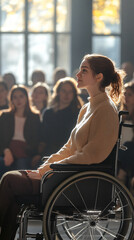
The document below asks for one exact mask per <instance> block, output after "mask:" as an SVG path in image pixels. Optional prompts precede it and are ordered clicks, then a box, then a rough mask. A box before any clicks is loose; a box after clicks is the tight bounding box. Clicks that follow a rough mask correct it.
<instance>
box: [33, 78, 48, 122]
mask: <svg viewBox="0 0 134 240" xmlns="http://www.w3.org/2000/svg"><path fill="white" fill-rule="evenodd" d="M31 98H32V104H33V106H35V107H36V109H37V110H38V111H39V112H40V120H41V121H42V119H43V115H44V111H45V109H46V107H47V105H48V102H49V101H50V89H49V86H48V85H47V84H46V83H43V82H38V83H36V84H35V85H34V86H33V88H32V94H31Z"/></svg>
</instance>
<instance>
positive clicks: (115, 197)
mask: <svg viewBox="0 0 134 240" xmlns="http://www.w3.org/2000/svg"><path fill="white" fill-rule="evenodd" d="M43 231H44V236H45V239H46V240H57V239H59V240H62V239H64V240H69V239H73V240H78V239H79V240H87V239H88V240H101V239H102V240H103V239H104V240H115V239H116V240H125V239H126V240H132V239H133V237H134V202H133V198H132V197H131V195H130V193H129V192H128V190H127V189H126V187H125V186H124V185H122V184H121V183H120V182H119V181H118V180H117V179H115V178H114V177H112V176H110V175H109V174H105V173H102V172H91V171H90V172H89V171H88V172H81V173H77V174H75V175H73V176H71V177H69V178H68V179H66V180H65V181H64V182H62V183H61V184H60V185H59V186H58V187H57V188H56V189H55V191H54V192H53V193H52V195H51V196H50V198H49V200H48V201H47V204H46V206H45V209H44V215H43Z"/></svg>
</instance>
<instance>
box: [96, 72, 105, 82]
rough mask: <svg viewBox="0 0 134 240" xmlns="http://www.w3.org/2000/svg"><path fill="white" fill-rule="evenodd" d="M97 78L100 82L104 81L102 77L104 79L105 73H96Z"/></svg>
mask: <svg viewBox="0 0 134 240" xmlns="http://www.w3.org/2000/svg"><path fill="white" fill-rule="evenodd" d="M96 79H97V81H98V82H100V81H102V79H103V73H98V74H97V75H96Z"/></svg>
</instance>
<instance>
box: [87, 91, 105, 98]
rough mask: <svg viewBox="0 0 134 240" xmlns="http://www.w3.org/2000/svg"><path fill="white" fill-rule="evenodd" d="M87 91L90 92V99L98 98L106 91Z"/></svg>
mask: <svg viewBox="0 0 134 240" xmlns="http://www.w3.org/2000/svg"><path fill="white" fill-rule="evenodd" d="M87 91H88V94H89V96H90V97H95V96H97V95H99V94H101V93H104V92H105V89H103V90H100V89H93V90H91V89H90V90H89V89H87Z"/></svg>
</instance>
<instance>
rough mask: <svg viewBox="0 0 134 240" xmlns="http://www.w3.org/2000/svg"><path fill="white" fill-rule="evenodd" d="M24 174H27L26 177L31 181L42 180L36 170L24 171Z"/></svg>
mask: <svg viewBox="0 0 134 240" xmlns="http://www.w3.org/2000/svg"><path fill="white" fill-rule="evenodd" d="M26 172H27V175H28V176H29V177H30V178H32V179H38V180H40V179H41V178H42V177H41V175H40V174H39V171H38V170H26Z"/></svg>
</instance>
